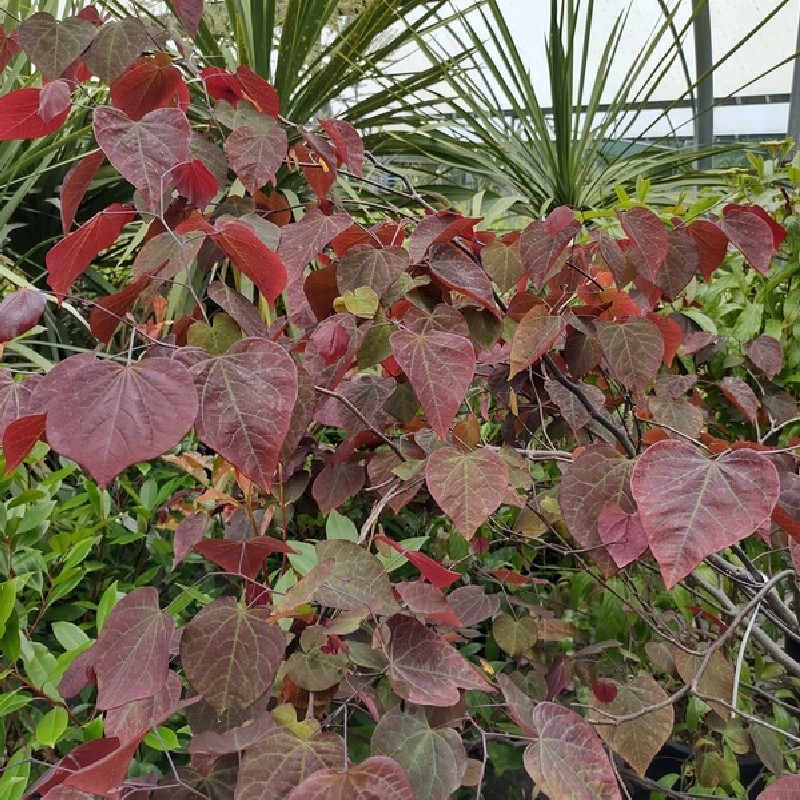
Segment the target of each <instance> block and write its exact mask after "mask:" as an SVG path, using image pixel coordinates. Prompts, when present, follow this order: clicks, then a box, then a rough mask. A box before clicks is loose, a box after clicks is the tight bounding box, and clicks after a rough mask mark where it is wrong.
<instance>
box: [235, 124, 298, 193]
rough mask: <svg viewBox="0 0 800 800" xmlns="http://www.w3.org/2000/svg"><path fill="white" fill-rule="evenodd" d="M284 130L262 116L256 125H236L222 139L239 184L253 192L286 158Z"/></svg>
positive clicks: (272, 178)
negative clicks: (260, 122) (225, 137)
mask: <svg viewBox="0 0 800 800" xmlns="http://www.w3.org/2000/svg"><path fill="white" fill-rule="evenodd" d="M287 144H288V140H287V138H286V131H284V130H283V128H281V127H279V126H278V125H277V124H276V123H275V122H274V121H273V120H272V119H271V118H270V117H267V116H265V117H264V121H263V122H262V124H261V125H259V127H257V128H256V127H254V126H252V125H240V126H239V127H238V128H236V129H235V130H234V131H232V132H231V133H230V135H229V136H228V138H227V139H226V140H225V153H226V154H227V156H228V160H229V161H230V165H231V166H232V167H233V171H234V172H235V173H236V176H237V177H238V178H239V180H240V181H241V182H242V185H243V186H244V188H245V189H247V191H248V192H250V194H255V193H256V192H257V191H258V190H259V189H260V188H261V187H262V186H264V184H265V183H269V182H272V183H274V182H275V175H276V173H277V172H278V170H279V169H280V167H281V164H283V160H284V158H286V147H287Z"/></svg>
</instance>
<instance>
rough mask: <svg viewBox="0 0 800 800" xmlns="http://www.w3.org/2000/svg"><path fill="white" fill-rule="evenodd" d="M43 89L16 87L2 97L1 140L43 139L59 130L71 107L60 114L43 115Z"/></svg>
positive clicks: (0, 116) (0, 100) (0, 111)
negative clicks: (50, 117) (54, 115)
mask: <svg viewBox="0 0 800 800" xmlns="http://www.w3.org/2000/svg"><path fill="white" fill-rule="evenodd" d="M41 99H42V90H41V89H32V88H26V89H16V90H15V91H13V92H9V93H8V94H5V95H3V96H2V97H0V141H2V140H4V139H41V138H42V137H43V136H49V135H50V134H51V133H54V132H55V131H57V130H58V129H59V128H60V127H61V126H62V125H63V124H64V120H65V119H66V118H67V114H69V107H67V108H65V109H64V110H63V111H62V112H61V113H60V114H59V115H58V116H56V117H53V118H52V119H49V120H47V119H45V118H44V117H42V115H41V111H40V109H41Z"/></svg>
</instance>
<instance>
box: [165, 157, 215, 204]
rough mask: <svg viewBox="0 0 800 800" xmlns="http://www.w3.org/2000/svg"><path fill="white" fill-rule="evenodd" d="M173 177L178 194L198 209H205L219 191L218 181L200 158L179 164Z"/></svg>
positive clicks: (173, 172)
mask: <svg viewBox="0 0 800 800" xmlns="http://www.w3.org/2000/svg"><path fill="white" fill-rule="evenodd" d="M172 177H173V179H174V182H175V188H176V189H177V190H178V194H179V195H181V196H182V197H185V198H186V199H187V200H188V201H189V202H190V203H192V204H193V205H195V206H197V207H198V208H205V207H206V206H207V205H208V204H209V203H210V202H211V200H212V199H213V198H214V195H215V194H216V193H217V192H218V191H219V184H218V183H217V179H216V178H215V177H214V175H213V174H212V172H211V170H209V168H208V167H207V166H206V165H205V164H204V163H203V162H202V161H200V159H198V158H195V159H193V160H192V161H189V162H187V163H186V164H178V166H177V167H175V169H174V170H173V171H172Z"/></svg>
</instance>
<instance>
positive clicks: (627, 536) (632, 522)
mask: <svg viewBox="0 0 800 800" xmlns="http://www.w3.org/2000/svg"><path fill="white" fill-rule="evenodd" d="M597 534H598V536H599V537H600V539H601V541H602V542H603V544H604V545H605V546H606V550H608V554H609V555H610V556H611V558H613V559H614V562H615V563H616V565H617V566H618V567H619V568H620V569H622V568H623V567H627V566H628V564H630V563H631V562H633V561H636V560H637V559H638V558H639V557H640V556H641V555H642V554H643V553H644V552H645V551H646V550H647V534H646V533H645V532H644V528H643V527H642V521H641V520H640V519H639V514H638V512H635V511H634V512H633V513H629V512H627V511H625V509H623V508H621V507H620V506H617V505H610V506H606V507H605V508H604V509H603V510H602V511H601V512H600V514H599V515H598V517H597Z"/></svg>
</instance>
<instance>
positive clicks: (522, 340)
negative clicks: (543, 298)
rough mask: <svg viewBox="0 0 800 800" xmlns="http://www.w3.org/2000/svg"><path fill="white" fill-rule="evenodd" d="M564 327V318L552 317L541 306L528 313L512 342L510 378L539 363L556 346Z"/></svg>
mask: <svg viewBox="0 0 800 800" xmlns="http://www.w3.org/2000/svg"><path fill="white" fill-rule="evenodd" d="M564 327H565V320H564V317H563V316H561V315H559V316H550V315H549V314H548V313H547V310H546V309H544V308H542V307H541V306H534V307H533V308H532V309H531V310H530V311H528V313H527V314H525V316H524V317H523V318H522V321H521V322H520V323H519V325H518V326H517V329H516V331H515V332H514V339H513V340H512V342H511V360H510V370H509V378H513V377H514V375H516V374H517V373H518V372H521V371H522V370H523V369H527V368H528V367H529V366H530V365H531V364H533V363H535V362H536V361H538V360H539V359H540V358H541V357H542V356H543V355H544V354H545V353H546V352H547V351H548V350H549V349H550V348H551V347H552V346H553V344H555V342H556V340H557V339H558V337H559V336H560V335H561V333H562V332H563V330H564Z"/></svg>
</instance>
